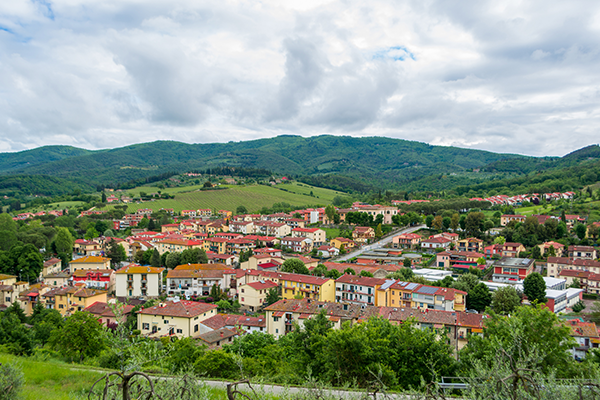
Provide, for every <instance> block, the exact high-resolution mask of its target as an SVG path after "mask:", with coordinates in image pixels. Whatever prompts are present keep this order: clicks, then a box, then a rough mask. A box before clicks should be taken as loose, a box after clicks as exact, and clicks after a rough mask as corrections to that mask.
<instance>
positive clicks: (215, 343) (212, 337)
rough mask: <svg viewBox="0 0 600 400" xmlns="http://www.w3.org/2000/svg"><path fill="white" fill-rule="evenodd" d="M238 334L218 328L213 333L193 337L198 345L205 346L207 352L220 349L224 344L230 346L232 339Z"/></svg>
mask: <svg viewBox="0 0 600 400" xmlns="http://www.w3.org/2000/svg"><path fill="white" fill-rule="evenodd" d="M238 335H239V334H238V333H237V332H236V331H235V330H232V329H228V328H219V329H216V330H214V331H209V332H205V333H201V334H200V335H196V336H194V339H198V341H199V342H200V343H203V344H205V345H206V346H207V347H208V349H209V350H215V349H220V348H221V347H222V346H223V345H224V344H231V342H233V338H234V337H236V336H238Z"/></svg>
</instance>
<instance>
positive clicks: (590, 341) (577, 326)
mask: <svg viewBox="0 0 600 400" xmlns="http://www.w3.org/2000/svg"><path fill="white" fill-rule="evenodd" d="M565 325H567V326H568V327H569V328H570V329H571V337H572V338H573V339H575V342H576V343H577V344H576V346H575V347H573V348H572V349H571V353H572V354H573V358H574V359H575V360H577V361H582V360H583V359H584V358H585V357H586V356H587V353H588V351H589V350H590V349H597V348H598V345H599V344H600V335H599V334H598V328H597V327H596V324H595V323H593V322H582V321H580V320H578V319H572V320H569V321H565Z"/></svg>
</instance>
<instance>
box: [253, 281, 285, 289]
mask: <svg viewBox="0 0 600 400" xmlns="http://www.w3.org/2000/svg"><path fill="white" fill-rule="evenodd" d="M246 285H248V286H250V287H251V288H253V289H254V290H264V289H271V288H274V287H277V284H276V283H275V282H272V281H258V282H250V283H247V284H246Z"/></svg>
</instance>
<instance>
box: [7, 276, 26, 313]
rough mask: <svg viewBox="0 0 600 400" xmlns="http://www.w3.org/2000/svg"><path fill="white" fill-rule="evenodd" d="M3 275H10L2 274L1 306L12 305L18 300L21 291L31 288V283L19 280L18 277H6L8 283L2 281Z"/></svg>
mask: <svg viewBox="0 0 600 400" xmlns="http://www.w3.org/2000/svg"><path fill="white" fill-rule="evenodd" d="M3 276H8V275H0V306H5V307H10V305H11V304H12V303H14V302H15V301H18V299H19V295H20V293H21V292H24V291H26V290H27V289H28V288H29V283H28V282H17V280H16V277H15V279H5V280H4V281H5V282H6V283H2V279H1V278H2V277H3ZM8 282H10V283H8Z"/></svg>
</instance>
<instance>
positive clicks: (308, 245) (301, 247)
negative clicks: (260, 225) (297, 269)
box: [281, 236, 313, 253]
mask: <svg viewBox="0 0 600 400" xmlns="http://www.w3.org/2000/svg"><path fill="white" fill-rule="evenodd" d="M281 247H287V248H288V249H290V250H292V251H294V252H296V253H307V252H309V251H311V250H312V247H313V243H312V240H310V239H309V238H307V237H291V236H286V237H283V238H281Z"/></svg>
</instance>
